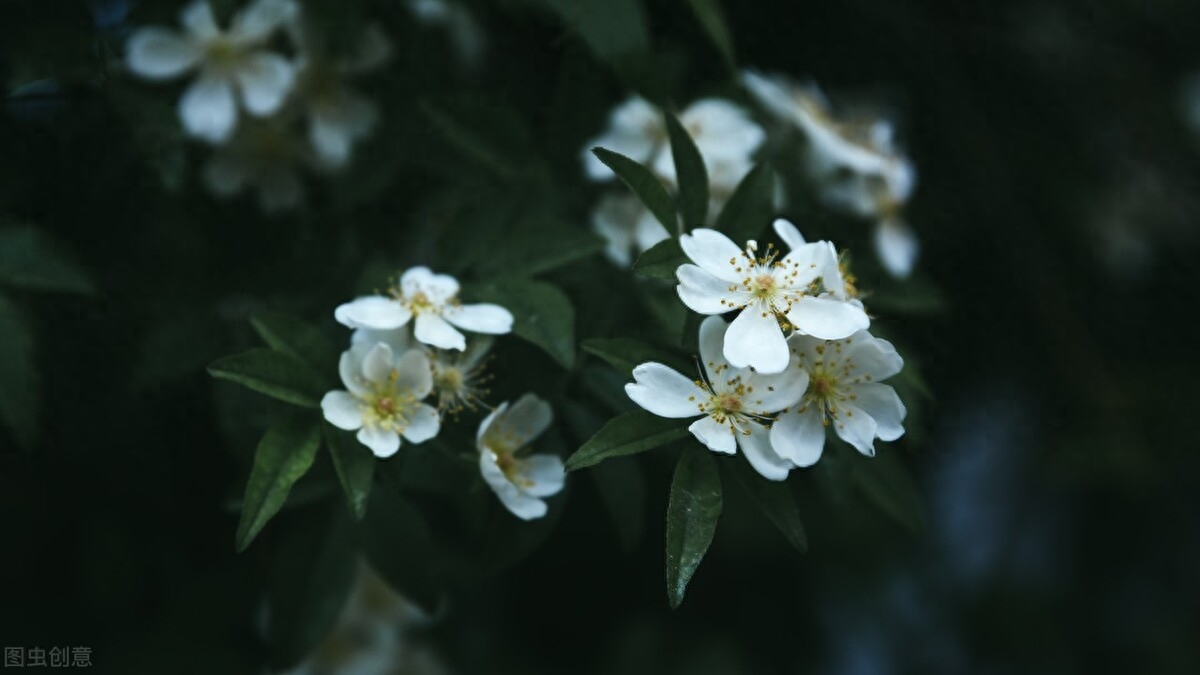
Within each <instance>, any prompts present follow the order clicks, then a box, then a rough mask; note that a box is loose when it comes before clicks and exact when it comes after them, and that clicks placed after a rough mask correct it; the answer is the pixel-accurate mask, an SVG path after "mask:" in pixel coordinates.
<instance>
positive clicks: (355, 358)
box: [338, 343, 375, 396]
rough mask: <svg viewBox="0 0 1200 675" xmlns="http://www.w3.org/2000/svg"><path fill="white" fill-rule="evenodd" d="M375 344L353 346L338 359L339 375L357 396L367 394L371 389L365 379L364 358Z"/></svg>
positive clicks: (347, 387)
mask: <svg viewBox="0 0 1200 675" xmlns="http://www.w3.org/2000/svg"><path fill="white" fill-rule="evenodd" d="M374 346H375V343H371V344H370V345H355V346H351V347H350V349H348V350H346V351H344V352H342V356H341V358H340V359H338V375H340V376H341V378H342V384H344V385H346V389H349V390H350V393H352V394H354V395H356V396H366V395H367V394H368V393H370V391H371V390H370V388H368V387H367V386H366V383H365V381H364V380H363V376H362V371H363V360H364V359H366V358H367V354H368V353H370V351H371V348H372V347H374Z"/></svg>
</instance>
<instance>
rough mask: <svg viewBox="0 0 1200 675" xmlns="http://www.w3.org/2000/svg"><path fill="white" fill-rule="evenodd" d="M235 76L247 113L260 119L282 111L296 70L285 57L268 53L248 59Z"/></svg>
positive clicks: (243, 61) (254, 55)
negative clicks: (280, 108)
mask: <svg viewBox="0 0 1200 675" xmlns="http://www.w3.org/2000/svg"><path fill="white" fill-rule="evenodd" d="M235 74H236V76H237V81H238V84H239V85H240V86H241V89H242V102H243V103H245V105H246V110H247V111H249V112H250V114H251V115H255V116H258V117H263V116H266V115H270V114H272V113H274V112H275V111H277V110H279V106H281V105H283V100H284V98H285V97H286V96H287V94H288V91H290V90H291V88H292V83H293V82H294V81H295V79H296V69H295V67H294V66H293V65H292V64H291V63H290V62H289V61H288V60H287V59H285V58H283V57H282V56H280V55H278V54H271V53H269V52H258V53H256V54H251V55H249V56H248V57H246V58H245V59H243V60H242V62H241V64H239V67H238V69H237V71H235Z"/></svg>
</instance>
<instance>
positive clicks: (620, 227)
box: [592, 193, 671, 267]
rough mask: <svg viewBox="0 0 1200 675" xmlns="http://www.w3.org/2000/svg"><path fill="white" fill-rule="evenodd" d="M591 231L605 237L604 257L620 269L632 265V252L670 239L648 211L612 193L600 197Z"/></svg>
mask: <svg viewBox="0 0 1200 675" xmlns="http://www.w3.org/2000/svg"><path fill="white" fill-rule="evenodd" d="M592 230H594V231H595V232H596V233H597V234H599V235H600V236H601V237H604V241H606V242H607V246H606V248H605V250H604V252H605V254H606V255H608V257H609V259H610V260H612V261H613V262H614V263H616V264H618V265H620V266H621V267H629V265H630V264H631V263H632V262H633V258H632V256H631V255H630V251H631V250H635V249H636V250H638V251H645V250H646V249H648V248H650V247H651V246H654V245H655V244H657V243H658V242H660V241H662V240H664V239H670V237H671V234H670V233H669V232H667V228H665V227H663V226H662V223H660V222H658V218H655V217H654V214H653V213H650V209H647V208H646V207H645V206H644V205H643V204H642V202H641V201H640V200H639V199H638V198H637V197H636V196H634V195H632V194H618V193H612V194H607V195H605V196H604V197H602V198H601V199H600V203H599V204H597V205H596V209H595V210H594V211H592Z"/></svg>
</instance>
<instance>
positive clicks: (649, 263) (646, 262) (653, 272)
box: [633, 237, 691, 281]
mask: <svg viewBox="0 0 1200 675" xmlns="http://www.w3.org/2000/svg"><path fill="white" fill-rule="evenodd" d="M688 262H691V261H690V260H688V257H687V256H686V255H684V253H683V249H682V248H680V247H679V240H678V239H676V238H675V237H671V238H670V239H663V240H662V241H660V242H658V243H657V244H655V245H653V246H651V247H650V248H648V249H646V250H645V251H644V252H643V253H642V254H641V255H639V256H638V259H637V260H635V261H634V263H633V271H634V272H637V273H638V274H640V275H641V276H644V277H649V278H651V279H666V280H668V281H675V271H676V270H678V269H679V266H680V265H683V264H685V263H688Z"/></svg>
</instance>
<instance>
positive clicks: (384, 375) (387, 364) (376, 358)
mask: <svg viewBox="0 0 1200 675" xmlns="http://www.w3.org/2000/svg"><path fill="white" fill-rule="evenodd" d="M394 359H395V355H394V354H392V348H391V347H389V346H388V345H386V344H384V343H382V342H380V343H377V344H376V345H375V346H374V347H371V349H370V350H369V351H368V352H367V355H366V357H364V358H363V362H362V376H363V377H364V378H366V379H367V381H368V382H380V383H382V382H387V381H388V380H389V378H390V377H391V374H392V368H393V362H394Z"/></svg>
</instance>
